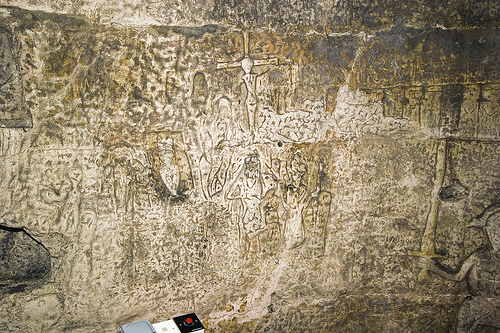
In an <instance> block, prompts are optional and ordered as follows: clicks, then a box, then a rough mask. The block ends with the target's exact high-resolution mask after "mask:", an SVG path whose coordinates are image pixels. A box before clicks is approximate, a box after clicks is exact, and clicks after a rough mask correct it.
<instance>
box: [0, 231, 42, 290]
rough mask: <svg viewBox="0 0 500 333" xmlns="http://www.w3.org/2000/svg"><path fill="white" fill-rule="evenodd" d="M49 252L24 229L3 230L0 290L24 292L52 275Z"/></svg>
mask: <svg viewBox="0 0 500 333" xmlns="http://www.w3.org/2000/svg"><path fill="white" fill-rule="evenodd" d="M50 269H51V263H50V253H49V251H48V250H47V249H46V248H45V247H44V246H43V245H42V244H41V243H40V242H38V241H36V240H35V239H34V238H33V237H32V236H31V235H29V234H28V233H27V232H26V231H25V230H24V229H19V228H9V227H5V226H0V289H4V288H6V289H7V292H9V293H13V292H20V291H24V290H25V289H26V288H27V287H28V286H30V285H32V284H34V283H36V282H43V281H44V280H45V278H47V277H48V276H49V275H50Z"/></svg>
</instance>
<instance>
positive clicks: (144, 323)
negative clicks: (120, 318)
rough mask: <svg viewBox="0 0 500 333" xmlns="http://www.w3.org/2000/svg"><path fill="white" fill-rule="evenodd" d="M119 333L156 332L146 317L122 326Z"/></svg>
mask: <svg viewBox="0 0 500 333" xmlns="http://www.w3.org/2000/svg"><path fill="white" fill-rule="evenodd" d="M121 333H156V331H155V329H154V328H153V325H151V322H150V321H149V320H147V319H145V320H141V321H136V322H133V323H130V324H125V325H123V326H122V331H121Z"/></svg>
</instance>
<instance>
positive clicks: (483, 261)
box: [424, 205, 500, 333]
mask: <svg viewBox="0 0 500 333" xmlns="http://www.w3.org/2000/svg"><path fill="white" fill-rule="evenodd" d="M472 222H473V223H472V225H471V226H473V227H481V228H483V230H484V232H485V235H486V240H487V245H486V246H485V247H483V248H480V249H478V250H476V251H474V252H473V253H472V254H471V255H469V256H468V257H467V258H466V259H465V260H464V262H463V264H462V266H461V267H460V269H459V270H458V271H457V272H450V271H449V270H447V269H446V268H444V267H443V266H441V265H440V264H439V263H438V262H436V261H435V259H424V260H426V261H425V262H426V265H427V269H428V270H429V271H431V272H434V273H437V274H439V275H440V276H442V277H444V278H446V279H449V280H453V281H464V280H467V282H468V285H469V288H470V295H469V296H468V297H467V298H466V299H465V301H464V302H463V303H462V305H461V306H460V310H459V311H458V316H457V333H465V332H475V331H476V328H477V327H478V326H487V327H494V328H497V329H500V206H499V205H494V206H490V207H488V208H487V209H486V210H485V211H484V212H483V213H482V214H481V215H480V216H478V217H477V218H475V219H473V220H472Z"/></svg>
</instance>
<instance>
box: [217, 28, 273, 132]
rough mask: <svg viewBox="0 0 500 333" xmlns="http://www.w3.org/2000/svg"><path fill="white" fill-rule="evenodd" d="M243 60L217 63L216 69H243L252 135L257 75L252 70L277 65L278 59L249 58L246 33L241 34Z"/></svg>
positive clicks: (255, 110) (254, 121) (254, 125)
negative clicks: (257, 67)
mask: <svg viewBox="0 0 500 333" xmlns="http://www.w3.org/2000/svg"><path fill="white" fill-rule="evenodd" d="M243 48H244V49H243V59H241V60H238V61H233V62H219V63H217V69H227V68H237V67H241V68H242V69H243V72H244V74H243V77H242V78H243V82H245V86H246V88H247V97H246V99H245V104H246V105H247V117H248V127H249V130H250V131H251V132H252V133H253V134H254V133H255V128H256V125H257V124H256V112H257V96H256V93H255V90H256V86H255V84H256V82H257V74H255V73H252V69H253V68H254V67H256V66H264V65H279V61H278V58H269V59H253V58H251V57H250V55H249V54H250V40H249V38H248V31H244V32H243Z"/></svg>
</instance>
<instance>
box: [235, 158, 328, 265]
mask: <svg viewBox="0 0 500 333" xmlns="http://www.w3.org/2000/svg"><path fill="white" fill-rule="evenodd" d="M273 162H274V163H275V164H278V165H277V166H276V167H275V168H272V167H271V168H268V169H269V170H267V171H266V172H262V167H261V162H260V159H259V155H258V154H257V153H251V154H249V155H247V156H246V157H245V158H244V160H243V163H242V165H241V167H240V169H239V171H238V172H237V174H236V177H235V178H234V179H233V180H232V181H231V182H230V184H229V186H228V190H227V192H226V195H225V198H226V199H227V200H228V201H229V203H230V210H231V211H232V213H233V216H234V217H235V220H236V225H237V226H238V230H239V236H240V241H241V244H242V245H243V246H244V251H245V253H246V254H248V253H254V254H255V253H260V254H264V255H272V254H276V253H277V252H278V251H279V250H280V249H289V250H291V249H294V248H297V247H299V246H301V245H303V244H305V243H307V246H306V248H307V251H305V252H304V253H307V256H321V255H323V254H324V251H325V242H326V233H327V229H326V228H327V224H328V218H329V215H330V204H331V193H330V192H328V191H327V189H326V185H327V184H325V183H326V181H325V179H326V177H325V173H324V162H322V161H318V162H317V169H318V170H317V181H316V186H315V188H313V189H311V186H309V179H308V174H309V173H308V164H307V161H306V160H305V158H304V157H303V154H302V153H301V151H300V150H297V151H296V152H295V153H294V154H293V156H292V158H291V160H290V161H288V162H282V161H279V160H274V161H273ZM282 165H284V166H285V172H284V177H286V178H285V179H280V176H281V175H280V173H279V172H277V173H275V172H273V170H278V169H279V168H280V167H281V166H282ZM306 210H307V211H310V214H306Z"/></svg>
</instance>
